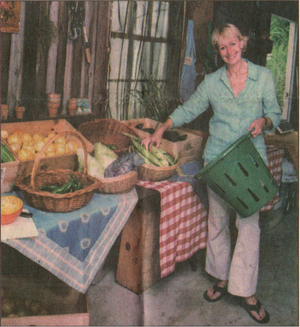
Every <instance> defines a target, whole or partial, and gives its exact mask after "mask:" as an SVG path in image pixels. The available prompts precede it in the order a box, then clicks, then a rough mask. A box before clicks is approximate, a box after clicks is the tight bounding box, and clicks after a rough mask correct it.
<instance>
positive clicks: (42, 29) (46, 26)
mask: <svg viewBox="0 0 300 327" xmlns="http://www.w3.org/2000/svg"><path fill="white" fill-rule="evenodd" d="M56 33H57V27H56V26H55V24H54V22H53V21H52V20H50V19H49V17H48V15H46V14H44V15H43V17H42V18H41V20H40V25H39V29H38V32H37V40H38V44H39V45H40V46H41V48H42V49H44V48H46V49H48V48H49V47H50V45H51V43H52V42H53V41H54V39H55V37H56Z"/></svg>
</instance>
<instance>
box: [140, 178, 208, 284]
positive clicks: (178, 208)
mask: <svg viewBox="0 0 300 327" xmlns="http://www.w3.org/2000/svg"><path fill="white" fill-rule="evenodd" d="M137 185H140V186H142V187H145V188H151V189H155V190H157V191H159V192H160V196H161V214H160V232H159V242H160V246H159V256H160V270H161V277H162V278H163V277H166V276H167V275H169V274H170V273H172V272H173V271H174V270H175V264H176V262H180V261H184V260H186V259H188V258H190V257H191V256H192V255H193V254H194V253H195V252H196V251H198V250H199V249H203V248H205V247H206V238H207V211H206V209H205V207H204V205H203V204H202V203H201V201H200V199H199V197H198V196H197V194H196V193H195V192H194V190H193V187H192V186H191V184H190V183H188V182H168V181H162V182H147V181H138V183H137Z"/></svg>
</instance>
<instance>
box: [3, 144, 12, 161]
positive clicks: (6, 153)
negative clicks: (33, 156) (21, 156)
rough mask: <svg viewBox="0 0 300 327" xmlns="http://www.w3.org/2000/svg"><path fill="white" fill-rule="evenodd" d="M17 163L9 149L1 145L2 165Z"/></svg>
mask: <svg viewBox="0 0 300 327" xmlns="http://www.w3.org/2000/svg"><path fill="white" fill-rule="evenodd" d="M12 161H15V158H14V156H13V154H12V153H11V152H10V151H9V150H8V148H7V147H6V146H5V145H4V144H3V143H1V163H5V162H12Z"/></svg>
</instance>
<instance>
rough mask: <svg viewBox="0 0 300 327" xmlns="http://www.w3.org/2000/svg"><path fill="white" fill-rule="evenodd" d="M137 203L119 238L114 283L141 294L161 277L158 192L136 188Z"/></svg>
mask: <svg viewBox="0 0 300 327" xmlns="http://www.w3.org/2000/svg"><path fill="white" fill-rule="evenodd" d="M136 190H137V192H138V195H139V200H138V203H137V205H136V206H135V208H134V210H133V212H132V213H131V215H130V217H129V219H128V220H127V222H126V224H125V226H124V228H123V230H122V236H121V244H120V251H119V258H118V268H117V274H116V282H117V283H118V284H120V285H122V286H123V287H125V288H127V289H129V290H131V291H132V292H134V293H136V294H140V293H142V292H144V291H145V290H147V289H148V288H150V287H152V286H153V285H154V284H156V283H157V282H158V281H160V280H161V278H160V261H159V224H160V195H159V192H158V191H155V190H152V189H146V188H143V187H140V186H136Z"/></svg>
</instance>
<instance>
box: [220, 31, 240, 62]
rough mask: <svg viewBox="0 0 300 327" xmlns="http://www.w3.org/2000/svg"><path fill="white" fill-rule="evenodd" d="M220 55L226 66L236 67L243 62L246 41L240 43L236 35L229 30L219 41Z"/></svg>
mask: <svg viewBox="0 0 300 327" xmlns="http://www.w3.org/2000/svg"><path fill="white" fill-rule="evenodd" d="M217 43H218V48H219V53H220V56H221V58H222V59H223V61H224V62H225V64H227V65H235V64H237V63H239V62H240V61H241V60H242V49H243V47H244V41H240V40H239V38H238V36H237V35H236V33H234V32H233V31H231V30H228V31H227V33H224V34H221V35H220V36H219V39H218V42H217Z"/></svg>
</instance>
